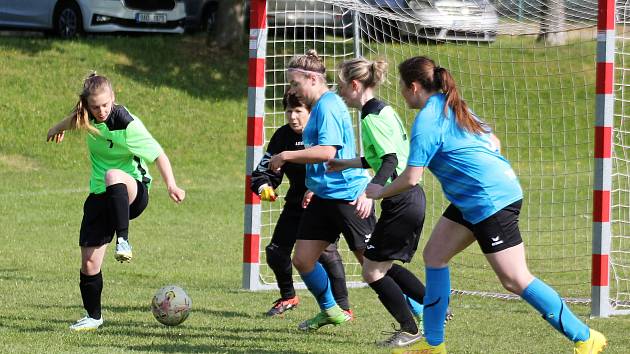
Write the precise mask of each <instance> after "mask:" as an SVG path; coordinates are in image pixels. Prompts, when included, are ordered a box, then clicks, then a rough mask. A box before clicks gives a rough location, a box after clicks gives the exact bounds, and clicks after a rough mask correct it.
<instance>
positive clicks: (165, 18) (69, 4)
mask: <svg viewBox="0 0 630 354" xmlns="http://www.w3.org/2000/svg"><path fill="white" fill-rule="evenodd" d="M185 19H186V9H185V6H184V2H183V0H0V26H1V27H9V28H23V29H41V30H46V31H52V32H54V33H55V34H57V35H59V36H61V37H66V38H67V37H74V36H76V35H77V34H79V33H81V32H162V33H183V32H184V21H185Z"/></svg>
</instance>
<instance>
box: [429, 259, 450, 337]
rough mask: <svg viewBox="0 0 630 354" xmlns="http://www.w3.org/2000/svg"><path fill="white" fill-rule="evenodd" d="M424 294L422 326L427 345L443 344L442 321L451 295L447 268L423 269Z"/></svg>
mask: <svg viewBox="0 0 630 354" xmlns="http://www.w3.org/2000/svg"><path fill="white" fill-rule="evenodd" d="M425 272H426V279H427V282H426V293H425V295H424V311H423V319H424V320H423V324H424V336H425V338H426V339H427V343H429V344H430V345H433V346H437V345H440V344H442V343H443V342H444V319H445V318H446V309H447V308H448V301H449V300H448V299H449V296H450V295H451V278H450V274H449V270H448V267H444V268H429V267H426V268H425Z"/></svg>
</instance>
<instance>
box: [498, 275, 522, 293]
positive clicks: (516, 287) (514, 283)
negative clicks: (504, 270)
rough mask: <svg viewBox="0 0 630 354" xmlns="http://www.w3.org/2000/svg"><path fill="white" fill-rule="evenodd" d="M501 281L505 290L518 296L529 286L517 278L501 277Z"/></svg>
mask: <svg viewBox="0 0 630 354" xmlns="http://www.w3.org/2000/svg"><path fill="white" fill-rule="evenodd" d="M500 280H501V285H503V287H504V288H505V290H507V291H509V292H511V293H513V294H516V295H520V294H522V293H523V291H524V290H525V288H526V287H527V284H523V282H522V281H520V280H519V279H518V278H516V277H509V276H501V277H500Z"/></svg>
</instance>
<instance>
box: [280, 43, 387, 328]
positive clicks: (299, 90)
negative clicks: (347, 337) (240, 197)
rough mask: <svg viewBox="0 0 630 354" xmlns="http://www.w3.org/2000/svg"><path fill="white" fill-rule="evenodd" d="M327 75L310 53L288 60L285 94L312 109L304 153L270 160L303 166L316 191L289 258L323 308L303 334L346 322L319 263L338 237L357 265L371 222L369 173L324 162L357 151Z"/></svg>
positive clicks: (289, 153) (346, 115)
mask: <svg viewBox="0 0 630 354" xmlns="http://www.w3.org/2000/svg"><path fill="white" fill-rule="evenodd" d="M325 75H326V68H325V66H324V63H323V62H322V60H321V59H320V57H319V56H318V55H317V53H316V52H315V51H314V50H309V51H308V52H307V53H306V54H305V55H300V56H297V57H294V58H293V59H292V60H291V61H290V62H289V65H288V70H287V77H288V79H289V84H290V88H289V92H290V93H291V94H295V95H296V96H297V97H298V98H299V99H300V100H302V101H304V102H305V103H306V104H308V105H310V106H311V107H312V111H311V116H310V118H309V120H308V123H307V124H306V126H305V127H304V132H303V138H304V150H296V151H283V152H281V153H279V154H277V155H274V156H273V157H272V158H271V160H270V162H269V168H270V169H271V170H272V171H278V170H280V168H282V166H283V165H284V164H285V163H288V162H291V163H298V164H306V187H307V188H308V189H309V190H310V191H312V192H313V193H314V194H313V197H312V198H311V201H310V204H309V205H308V208H306V210H305V211H304V214H303V215H302V219H301V221H300V226H299V231H298V234H297V241H296V243H295V253H294V255H293V265H294V266H295V268H296V269H297V270H298V272H299V273H300V276H301V277H302V280H303V281H304V283H305V284H306V286H307V287H308V289H309V290H310V292H311V293H312V294H313V295H314V296H315V299H316V300H317V302H318V304H319V307H320V310H321V312H319V313H318V314H317V315H316V316H315V317H313V318H311V319H308V320H306V321H304V322H302V323H300V325H299V326H298V328H299V329H301V330H305V331H306V330H316V329H318V328H320V327H321V326H324V325H328V324H335V325H337V324H341V323H344V322H346V321H348V320H349V319H350V318H349V316H348V315H347V314H346V313H344V312H343V310H342V309H341V308H340V307H339V306H338V305H337V303H336V302H335V299H334V297H333V295H332V292H331V290H330V282H329V279H328V275H327V273H326V270H325V269H324V268H323V267H322V265H321V264H320V263H319V262H318V261H317V260H318V259H319V257H320V255H321V253H322V252H323V251H324V250H325V249H326V247H328V245H330V244H331V243H335V242H336V241H337V239H338V238H339V234H340V233H341V234H343V235H344V237H345V239H346V242H347V243H348V247H349V248H350V250H351V251H353V252H354V254H355V256H356V257H357V259H359V262H361V261H362V253H363V250H364V249H365V245H366V241H367V239H368V238H369V236H370V234H371V233H372V230H373V228H374V223H375V216H374V209H373V204H372V200H370V199H368V198H366V197H365V193H364V190H365V187H366V186H367V183H368V182H369V180H368V178H369V177H368V175H367V174H366V173H365V172H364V171H362V170H361V169H348V170H345V171H343V172H333V173H326V166H325V165H324V162H326V161H328V160H330V159H332V158H346V159H347V158H354V157H355V156H356V151H355V142H354V132H353V129H352V121H351V118H350V113H349V112H348V108H347V107H346V105H345V104H344V103H343V101H342V100H341V98H340V97H339V96H338V95H336V94H335V93H334V92H331V91H330V90H329V89H328V85H327V84H326V76H325Z"/></svg>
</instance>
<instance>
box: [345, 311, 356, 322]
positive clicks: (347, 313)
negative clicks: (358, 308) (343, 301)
mask: <svg viewBox="0 0 630 354" xmlns="http://www.w3.org/2000/svg"><path fill="white" fill-rule="evenodd" d="M343 313H345V314H346V315H347V316H348V317H349V319H348V321H352V320H354V313H353V312H352V310H351V309H347V310H343Z"/></svg>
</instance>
